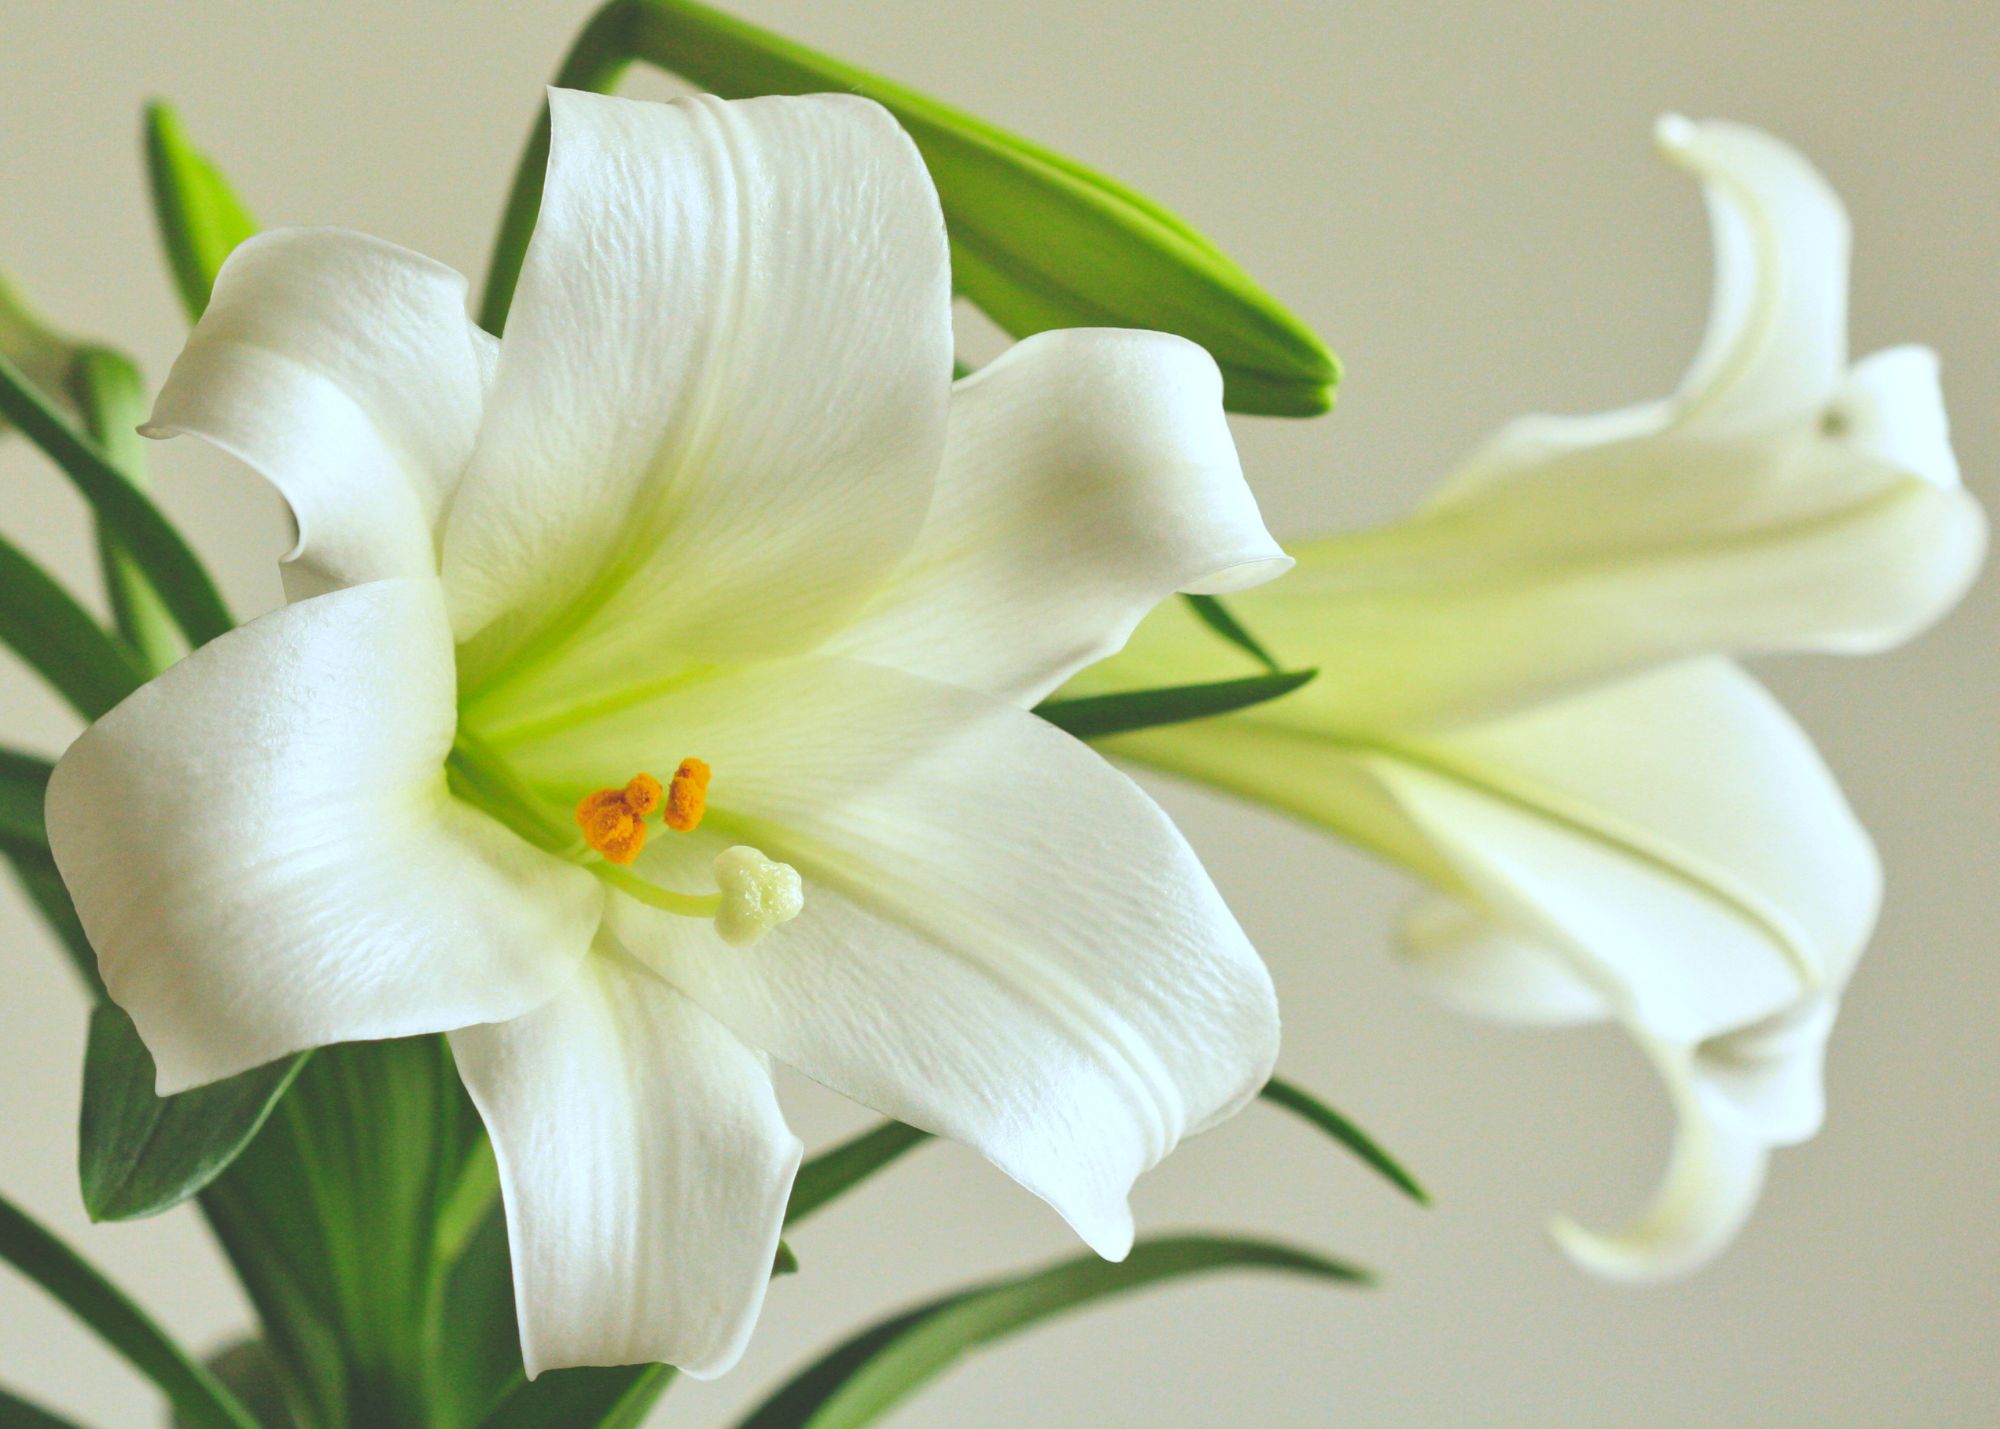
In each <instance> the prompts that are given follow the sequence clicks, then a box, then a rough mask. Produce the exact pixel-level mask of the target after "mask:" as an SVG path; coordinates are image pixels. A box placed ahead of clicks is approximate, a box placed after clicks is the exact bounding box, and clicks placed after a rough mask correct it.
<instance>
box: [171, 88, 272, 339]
mask: <svg viewBox="0 0 2000 1429" xmlns="http://www.w3.org/2000/svg"><path fill="white" fill-rule="evenodd" d="M145 132H146V179H147V182H148V184H149V186H150V187H151V189H152V194H153V218H154V220H155V222H157V223H158V225H159V229H160V242H161V244H162V245H163V246H164V247H165V248H166V251H167V266H168V267H169V268H171V269H172V270H173V275H174V287H175V288H176V289H177V290H178V291H179V293H180V297H181V306H182V307H184V308H186V309H187V315H188V321H190V322H193V321H194V320H195V319H197V318H199V317H200V316H201V315H202V312H203V310H204V309H206V308H207V307H208V295H209V293H210V291H211V290H212V289H213V288H214V287H215V275H216V273H217V272H219V271H220V270H221V268H222V260H223V259H225V258H227V257H228V256H229V254H230V252H231V251H232V250H233V249H234V248H235V247H236V245H237V244H239V243H241V242H242V241H243V240H244V239H246V238H248V237H249V236H250V235H251V234H253V233H255V232H256V231H257V224H256V222H255V221H254V220H253V219H252V218H251V217H250V215H249V213H248V212H247V211H246V210H245V209H244V207H243V204H242V203H241V202H240V201H239V200H238V199H237V197H236V195H235V193H234V192H233V191H232V190H231V189H230V187H229V184H228V181H227V180H225V179H224V178H223V177H222V173H221V171H220V170H218V169H217V168H216V167H215V165H214V164H213V163H212V162H210V160H209V158H208V156H207V155H205V154H203V153H202V152H201V151H200V150H199V149H197V148H195V146H194V145H193V144H192V143H191V142H189V140H188V137H187V131H186V130H185V129H183V128H182V127H181V121H180V117H179V116H178V115H176V114H175V113H174V111H173V110H172V109H170V108H168V107H167V106H166V105H164V104H161V103H158V102H155V103H152V104H149V105H147V106H146V120H145Z"/></svg>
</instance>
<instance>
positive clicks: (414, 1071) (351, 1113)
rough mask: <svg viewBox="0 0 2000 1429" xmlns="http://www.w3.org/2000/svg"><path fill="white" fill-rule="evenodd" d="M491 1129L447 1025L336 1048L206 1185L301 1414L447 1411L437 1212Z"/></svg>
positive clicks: (316, 1059)
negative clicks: (441, 1380)
mask: <svg viewBox="0 0 2000 1429" xmlns="http://www.w3.org/2000/svg"><path fill="white" fill-rule="evenodd" d="M480 1135H481V1132H480V1128H479V1123H478V1116H477V1113H476V1112H475V1111H474V1110H473V1108H472V1104H471V1101H470V1099H469V1098H467V1097H466V1095H465V1092H464V1090H463V1088H461V1087H460V1085H459V1081H458V1074H457V1070H456V1068H455V1067H454V1066H453V1065H452V1061H451V1054H450V1051H449V1050H448V1048H447V1047H446V1045H445V1041H444V1039H443V1038H442V1037H414V1038H404V1039H399V1040H395V1041H387V1042H357V1043H349V1044H346V1045H343V1046H337V1047H326V1048H322V1049H320V1050H319V1051H317V1052H315V1053H313V1055H312V1057H311V1059H310V1060H309V1061H308V1062H307V1063H306V1065H305V1068H304V1070H303V1071H301V1072H300V1073H299V1074H298V1077H297V1080H296V1081H294V1083H293V1084H292V1088H291V1090H290V1092H289V1093H287V1094H286V1095H285V1097H284V1098H283V1099H282V1100H281V1101H279V1103H278V1106H277V1109H276V1111H275V1112H274V1113H273V1115H272V1116H271V1117H270V1119H269V1120H268V1121H267V1122H266V1124H265V1126H264V1129H263V1131H262V1132H260V1133H259V1134H258V1135H257V1136H256V1137H255V1138H254V1139H253V1140H252V1141H251V1142H250V1144H249V1145H248V1146H247V1147H245V1148H244V1150H243V1152H242V1154H241V1155H239V1156H238V1157H237V1158H236V1160H235V1162H234V1163H233V1164H232V1165H231V1166H230V1167H229V1169H228V1170H227V1171H226V1172H224V1173H223V1174H222V1175H221V1176H219V1177H217V1178H216V1179H215V1180H214V1181H213V1182H211V1183H210V1184H209V1186H208V1187H207V1189H206V1190H204V1191H203V1192H202V1195H201V1203H202V1209H203V1210H204V1211H205V1212H206V1213H207V1215H208V1218H209V1223H210V1225H211V1226H212V1227H213V1228H214V1229H215V1232H216V1235H217V1238H218V1239H219V1240H220V1241H221V1242H222V1245H223V1248H224V1250H225V1251H227V1252H228V1254H229V1258H230V1260H231V1262H232V1264H234V1266H235V1267H236V1270H237V1273H238V1276H239V1277H240V1278H241V1280H242V1281H243V1285H244V1288H245V1290H246V1291H247V1292H248V1294H249V1296H250V1299H251V1302H252V1303H253V1304H254V1305H255V1306H256V1307H257V1312H258V1317H259V1319H260V1320H261V1322H262V1324H263V1326H264V1331H265V1341H266V1344H267V1345H268V1347H269V1348H270V1350H271V1353H272V1357H273V1359H274V1361H275V1362H276V1364H277V1366H278V1368H279V1370H280V1372H281V1373H282V1375H283V1376H284V1378H285V1381H286V1387H287V1392H288V1394H289V1396H290V1398H291V1400H292V1402H293V1403H294V1404H295V1405H297V1406H299V1412H300V1416H301V1417H302V1418H304V1419H306V1420H308V1421H309V1422H314V1423H327V1424H348V1423H353V1424H430V1423H432V1422H434V1420H435V1416H434V1414H433V1412H432V1409H433V1404H434V1402H435V1398H436V1389H437V1377H438V1373H439V1371H438V1362H439V1361H440V1359H441V1358H443V1356H444V1351H443V1350H442V1349H441V1348H440V1346H441V1344H442V1343H444V1336H445V1334H446V1332H447V1327H445V1326H443V1325H442V1324H441V1323H440V1319H441V1311H442V1308H443V1305H444V1293H443V1292H444V1286H445V1280H446V1271H447V1269H448V1267H447V1266H446V1264H445V1263H444V1261H443V1259H442V1258H441V1257H440V1255H439V1254H438V1237H439V1225H440V1217H441V1214H442V1212H443V1211H444V1209H445V1207H446V1205H447V1204H448V1203H449V1202H450V1200H451V1198H452V1194H453V1192H454V1190H455V1189H456V1188H457V1187H458V1185H459V1184H460V1183H461V1179H462V1177H463V1176H464V1174H465V1165H466V1161H467V1158H468V1157H469V1156H470V1155H471V1154H472V1152H473V1148H474V1147H475V1146H476V1145H477V1141H478V1138H479V1136H480Z"/></svg>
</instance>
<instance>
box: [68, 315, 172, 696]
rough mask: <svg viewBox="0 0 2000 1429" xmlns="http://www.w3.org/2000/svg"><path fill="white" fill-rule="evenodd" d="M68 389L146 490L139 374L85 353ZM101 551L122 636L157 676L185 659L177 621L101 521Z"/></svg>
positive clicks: (107, 449) (127, 363) (120, 466)
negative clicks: (177, 632) (182, 655)
mask: <svg viewBox="0 0 2000 1429" xmlns="http://www.w3.org/2000/svg"><path fill="white" fill-rule="evenodd" d="M67 386H68V389H69V395H70V397H71V399H72V400H73V401H74V402H75V403H76V408H77V411H78V412H79V413H81V414H82V417H83V426H84V431H85V432H86V433H87V434H88V436H89V437H90V439H91V440H92V441H93V442H95V443H97V446H98V449H99V450H100V451H102V452H103V453H104V456H105V459H106V460H107V461H109V462H110V463H111V465H112V467H113V468H114V469H115V470H116V471H117V472H118V473H119V474H120V475H121V476H123V477H124V478H125V479H126V480H127V481H129V482H131V483H132V485H133V486H135V487H137V488H138V489H139V490H141V491H144V490H145V489H146V443H145V440H144V439H143V438H142V437H140V435H139V424H140V423H141V422H143V421H145V420H146V413H147V409H148V400H147V396H146V388H145V384H144V383H143V382H142V381H140V379H139V369H138V368H136V367H134V366H133V365H132V363H131V360H130V359H128V358H127V357H125V356H124V355H123V354H121V353H116V352H113V351H111V350H110V349H108V348H102V347H86V348H81V349H79V350H78V352H77V354H76V361H75V362H74V363H72V364H71V366H70V370H69V380H68V383H67ZM97 547H98V564H99V565H100V567H101V568H102V569H103V572H104V586H105V592H106V594H107V595H109V596H110V598H111V613H112V616H113V618H114V620H115V621H116V624H117V627H118V633H119V634H120V635H121V636H123V637H124V639H125V641H126V643H127V644H128V645H130V646H131V647H132V649H133V650H134V651H135V652H136V653H137V654H138V656H139V660H140V663H141V665H142V666H143V667H144V668H145V670H146V672H147V673H148V674H157V673H159V672H160V671H161V670H164V669H166V668H167V666H169V665H171V664H173V662H174V661H175V660H177V659H179V658H180V655H181V650H182V646H181V644H180V641H179V638H178V637H177V636H176V634H175V631H174V624H173V617H172V616H171V615H169V614H168V613H167V608H166V605H165V603H164V602H162V601H161V599H160V593H159V592H158V591H156V590H154V589H153V585H152V582H150V581H148V580H147V579H146V574H145V572H144V571H142V570H141V569H140V568H139V563H138V562H137V561H135V560H133V559H132V553H131V552H129V551H127V550H126V549H125V548H124V546H123V545H122V544H121V543H120V542H119V540H118V538H117V537H116V536H115V535H113V534H112V533H111V532H110V531H109V530H107V529H106V528H105V525H104V523H103V522H102V521H99V522H98V523H97Z"/></svg>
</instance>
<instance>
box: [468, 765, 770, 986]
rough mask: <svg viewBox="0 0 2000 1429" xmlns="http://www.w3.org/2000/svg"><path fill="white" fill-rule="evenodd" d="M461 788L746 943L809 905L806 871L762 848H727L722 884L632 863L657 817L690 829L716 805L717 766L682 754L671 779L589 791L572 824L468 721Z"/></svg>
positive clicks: (547, 842) (657, 904) (576, 857)
mask: <svg viewBox="0 0 2000 1429" xmlns="http://www.w3.org/2000/svg"><path fill="white" fill-rule="evenodd" d="M445 776H446V782H447V784H448V786H449V788H450V790H451V793H452V795H453V796H454V797H455V798H457V799H459V800H461V801H463V802H464V803H466V804H469V805H471V806H472V807H473V808H476V809H479V810H480V811H481V812H483V813H485V814H487V815H489V816H490V817H492V818H494V819H496V820H498V821H499V822H500V823H502V824H504V825H506V826H507V827H508V828H509V829H511V830H513V831H514V832H515V833H516V834H518V835H520V836H521V837H522V838H523V839H525V840H527V841H528V842H529V843H531V844H533V845H535V846H536V847H537V848H540V849H543V850H545V851H546V852H548V853H552V854H555V855H556V856H557V857H560V858H563V859H567V860H568V861H570V862H572V863H575V864H577V865H578V866H579V867H581V868H583V869H585V870H587V871H588V872H590V873H591V874H593V875H594V876H595V877H596V878H597V879H598V880H599V881H600V882H602V883H604V884H605V885H606V886H608V887H609V888H612V889H614V890H616V891H617V892H619V893H622V894H624V895H625V896H626V897H628V898H632V899H634V900H636V901H637V902H640V903H643V904H645V905H646V906H648V907H650V908H657V909H659V910H661V911H662V912H666V913H673V914H677V915H679V916H682V917H688V918H701V919H707V920H710V921H712V922H713V923H714V924H715V930H716V933H717V935H718V936H720V937H721V938H722V940H723V941H724V942H726V943H728V944H730V945H731V946H732V947H747V946H748V945H750V944H751V943H754V942H756V941H758V940H759V939H760V938H762V937H763V936H764V935H765V934H766V933H768V932H769V931H770V930H771V929H773V928H775V927H777V926H778V925H780V924H782V923H788V922H790V921H791V920H792V919H793V918H795V917H797V916H798V914H799V912H800V910H801V909H802V908H803V907H804V906H805V890H804V884H803V881H802V880H801V879H800V877H799V873H798V870H797V869H795V868H793V867H792V866H791V865H790V864H786V863H779V862H777V861H776V860H775V859H771V858H768V857H766V856H765V855H764V853H763V852H762V851H761V850H759V849H754V848H750V847H747V846H744V845H737V846H733V847H730V848H727V849H724V850H723V851H722V852H721V853H720V854H718V855H716V857H715V860H714V862H713V863H712V864H711V866H710V867H711V872H712V874H713V876H714V878H715V882H716V889H715V891H714V892H712V893H686V892H681V891H679V890H676V889H671V888H663V887H661V886H660V885H659V884H657V883H654V882H652V881H651V880H649V879H646V878H643V877H641V876H640V875H638V874H637V873H634V872H633V871H632V869H631V865H632V864H634V863H635V862H637V860H638V858H639V855H640V852H641V851H642V850H643V849H644V848H645V844H646V839H647V837H648V830H649V821H650V820H652V819H653V818H654V816H656V815H657V816H658V822H659V824H660V826H661V828H662V829H664V830H665V831H667V832H668V833H669V834H670V835H671V834H676V833H682V834H684V833H691V832H693V831H694V830H695V829H696V828H698V827H699V826H700V824H701V821H702V818H703V816H704V814H705V813H706V812H707V806H708V785H709V780H710V777H711V771H710V769H709V766H708V765H707V764H706V763H705V762H704V761H702V760H700V759H697V758H694V757H689V758H686V759H683V760H682V761H681V762H680V764H679V766H678V767H677V768H676V769H675V770H674V773H673V777H672V778H671V779H670V780H668V781H667V782H665V783H662V782H661V781H660V780H659V779H657V778H656V777H654V776H653V775H651V774H648V773H645V772H641V773H638V774H634V775H633V776H632V777H631V778H630V779H628V780H626V782H625V783H624V784H622V785H618V786H613V787H606V788H601V789H597V790H594V791H592V792H590V793H587V794H584V795H583V796H582V798H580V799H579V800H578V801H577V804H576V807H575V813H574V819H573V821H572V822H571V824H570V825H569V826H567V827H566V826H565V825H564V824H563V823H562V822H561V821H560V820H559V819H557V818H556V817H555V816H554V815H553V814H552V813H551V811H550V809H549V805H548V800H547V799H545V798H543V797H542V796H540V795H538V794H537V793H536V792H535V791H534V790H533V789H531V788H530V787H529V786H528V784H527V783H526V782H525V781H524V780H522V779H521V777H520V776H519V775H518V774H517V773H516V772H515V771H514V769H513V768H512V767H511V766H510V765H509V764H508V763H507V761H506V760H505V759H504V758H502V757H501V756H500V755H499V754H498V753H497V752H495V751H494V750H493V748H492V747H491V746H490V745H488V744H486V743H485V742H484V741H483V740H481V739H480V738H479V737H478V736H477V735H474V734H471V733H469V732H468V731H466V730H464V729H463V728H461V729H460V730H459V732H458V736H457V738H456V740H455V742H454V743H453V745H452V749H451V753H450V755H449V756H448V757H447V758H446V760H445Z"/></svg>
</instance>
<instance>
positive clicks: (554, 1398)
mask: <svg viewBox="0 0 2000 1429" xmlns="http://www.w3.org/2000/svg"><path fill="white" fill-rule="evenodd" d="M673 1378H674V1371H673V1367H672V1366H671V1365H663V1364H649V1365H616V1366H611V1367H608V1368H603V1369H556V1370H550V1371H549V1372H548V1373H547V1374H544V1375H543V1376H542V1377H541V1378H539V1379H536V1380H533V1381H528V1380H523V1381H522V1382H521V1384H520V1386H519V1387H518V1388H517V1389H515V1390H514V1392H513V1393H512V1394H510V1395H508V1396H507V1398H506V1399H505V1400H504V1401H502V1402H501V1404H500V1407H499V1408H497V1409H495V1410H494V1411H493V1412H492V1413H491V1414H489V1415H487V1416H486V1418H485V1419H483V1420H481V1421H480V1429H552V1426H555V1425H561V1426H562V1429H638V1426H639V1425H640V1424H642V1423H644V1422H645V1418H646V1414H647V1412H648V1411H649V1410H651V1409H652V1407H653V1405H654V1404H656V1403H657V1402H658V1401H659V1398H660V1396H661V1395H662V1394H664V1393H666V1391H667V1386H668V1385H669V1384H671V1383H672V1382H673Z"/></svg>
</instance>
